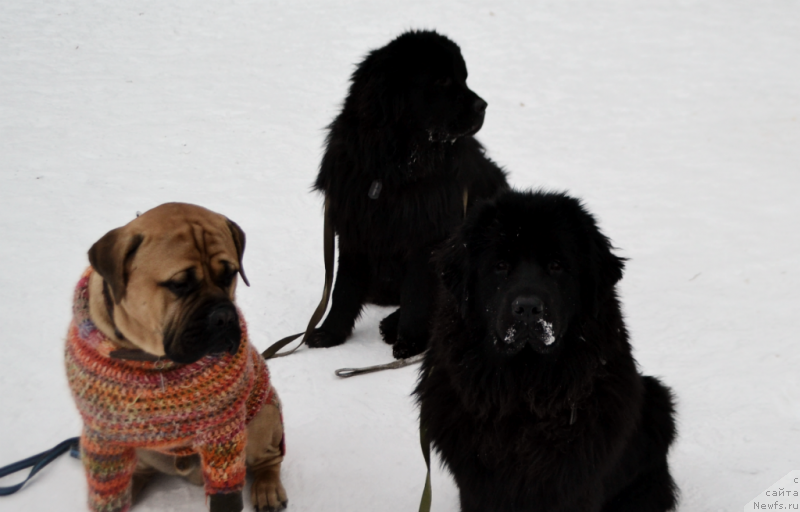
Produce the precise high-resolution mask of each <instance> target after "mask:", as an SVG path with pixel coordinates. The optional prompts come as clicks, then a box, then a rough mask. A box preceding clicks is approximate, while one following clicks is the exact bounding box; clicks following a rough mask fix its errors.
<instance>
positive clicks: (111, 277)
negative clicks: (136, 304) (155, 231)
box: [89, 228, 144, 304]
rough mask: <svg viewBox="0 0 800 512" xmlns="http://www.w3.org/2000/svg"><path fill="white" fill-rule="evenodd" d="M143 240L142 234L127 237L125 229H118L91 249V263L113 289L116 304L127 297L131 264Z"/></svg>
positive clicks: (106, 235) (104, 236)
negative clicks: (126, 290)
mask: <svg viewBox="0 0 800 512" xmlns="http://www.w3.org/2000/svg"><path fill="white" fill-rule="evenodd" d="M143 240H144V236H143V235H141V234H138V235H133V236H132V237H126V236H125V233H124V231H123V228H117V229H112V230H111V231H109V232H108V233H106V234H105V235H103V237H102V238H101V239H100V240H98V241H97V242H95V243H94V245H92V247H91V249H89V263H90V264H91V265H92V268H94V270H95V271H96V272H97V273H98V274H100V276H102V278H103V279H104V280H105V281H106V282H107V283H108V285H109V286H110V287H111V294H112V295H113V296H114V302H115V303H116V304H119V303H120V302H121V301H122V299H123V298H124V297H125V289H126V288H127V286H128V272H129V267H130V262H131V260H132V259H133V256H134V255H135V254H136V251H137V249H139V246H140V245H142V241H143Z"/></svg>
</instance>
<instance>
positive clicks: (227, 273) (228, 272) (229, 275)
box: [217, 261, 239, 288]
mask: <svg viewBox="0 0 800 512" xmlns="http://www.w3.org/2000/svg"><path fill="white" fill-rule="evenodd" d="M222 265H223V266H224V267H225V270H224V271H223V272H222V273H221V274H220V275H219V277H218V278H217V282H218V283H219V285H220V286H221V287H222V288H227V287H229V286H230V285H231V284H232V283H233V280H234V278H235V277H236V274H237V273H238V272H239V270H238V269H237V268H236V267H234V266H233V265H231V264H230V263H229V262H227V261H223V262H222Z"/></svg>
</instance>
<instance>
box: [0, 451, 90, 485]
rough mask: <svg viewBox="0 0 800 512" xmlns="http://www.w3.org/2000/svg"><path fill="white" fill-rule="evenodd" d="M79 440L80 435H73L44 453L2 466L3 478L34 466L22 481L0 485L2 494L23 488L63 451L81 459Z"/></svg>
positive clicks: (0, 473)
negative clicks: (4, 485) (9, 484)
mask: <svg viewBox="0 0 800 512" xmlns="http://www.w3.org/2000/svg"><path fill="white" fill-rule="evenodd" d="M79 442H80V438H79V437H71V438H69V439H67V440H65V441H62V442H60V443H58V444H57V445H56V446H54V447H53V448H50V449H49V450H47V451H44V452H42V453H37V454H36V455H33V456H32V457H28V458H27V459H24V460H21V461H19V462H15V463H13V464H9V465H8V466H5V467H2V468H0V478H2V477H4V476H7V475H11V474H13V473H16V472H17V471H22V470H23V469H26V468H30V467H33V469H31V472H30V473H29V474H28V477H27V478H26V479H25V480H23V481H22V482H20V483H18V484H16V485H12V486H9V487H0V496H9V495H11V494H14V493H15V492H17V491H18V490H20V489H22V486H23V485H25V484H26V483H27V482H28V480H30V479H31V478H33V475H35V474H36V473H38V472H39V470H41V469H42V468H44V467H45V466H47V465H48V464H50V463H51V462H53V461H54V460H56V459H57V458H58V457H59V455H61V454H62V453H65V452H70V454H71V455H72V456H73V457H75V458H78V459H79V458H80V452H79V451H78V444H79ZM76 454H77V455H76Z"/></svg>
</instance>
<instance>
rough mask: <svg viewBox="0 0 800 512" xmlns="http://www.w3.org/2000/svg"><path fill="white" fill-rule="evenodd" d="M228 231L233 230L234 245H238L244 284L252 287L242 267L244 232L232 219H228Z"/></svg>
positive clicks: (240, 269)
mask: <svg viewBox="0 0 800 512" xmlns="http://www.w3.org/2000/svg"><path fill="white" fill-rule="evenodd" d="M228 229H230V230H231V236H232V237H233V243H234V245H236V255H237V256H238V257H239V275H240V276H242V281H244V284H246V285H247V286H250V281H248V280H247V276H246V275H244V266H243V265H242V256H244V242H245V236H244V231H242V228H240V227H239V225H238V224H236V223H235V222H233V221H232V220H231V219H228Z"/></svg>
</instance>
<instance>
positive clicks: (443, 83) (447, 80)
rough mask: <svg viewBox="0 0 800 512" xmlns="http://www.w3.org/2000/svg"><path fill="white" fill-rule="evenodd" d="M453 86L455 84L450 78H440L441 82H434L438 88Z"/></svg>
mask: <svg viewBox="0 0 800 512" xmlns="http://www.w3.org/2000/svg"><path fill="white" fill-rule="evenodd" d="M452 84H453V79H452V78H450V77H447V78H440V79H439V80H436V81H435V82H433V85H435V86H437V87H450V86H451V85H452Z"/></svg>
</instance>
